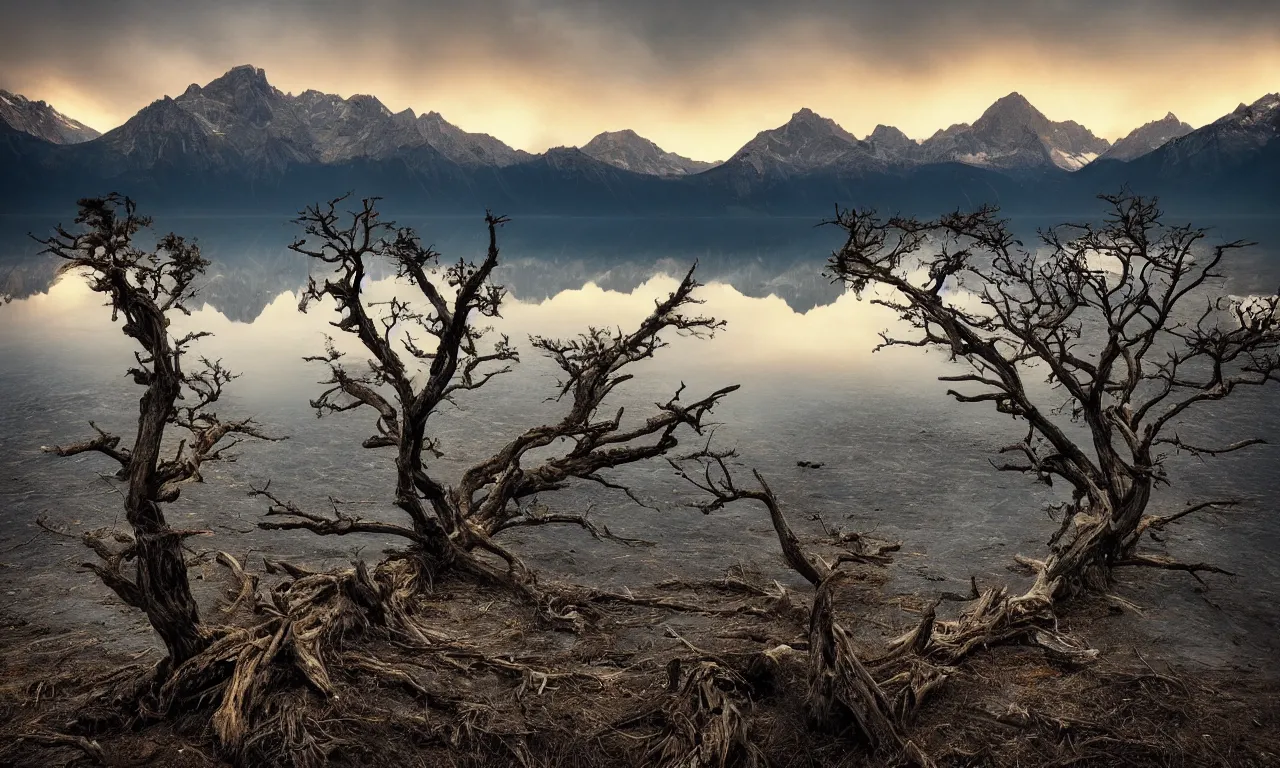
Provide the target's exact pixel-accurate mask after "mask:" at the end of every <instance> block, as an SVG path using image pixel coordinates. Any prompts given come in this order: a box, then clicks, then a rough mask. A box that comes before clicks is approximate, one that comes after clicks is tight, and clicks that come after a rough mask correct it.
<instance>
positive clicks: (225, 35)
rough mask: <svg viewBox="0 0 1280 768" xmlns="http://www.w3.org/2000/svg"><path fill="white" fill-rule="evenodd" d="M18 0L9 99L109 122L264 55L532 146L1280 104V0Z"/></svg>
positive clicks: (709, 155)
mask: <svg viewBox="0 0 1280 768" xmlns="http://www.w3.org/2000/svg"><path fill="white" fill-rule="evenodd" d="M5 4H6V6H8V7H6V8H5V9H4V16H3V17H4V18H5V20H6V26H5V29H4V31H3V32H0V87H4V88H8V89H9V90H13V91H17V92H20V93H23V94H25V95H27V96H29V97H32V98H43V99H46V100H48V101H50V102H51V103H53V104H54V105H55V106H56V107H58V108H59V109H61V110H63V111H64V112H67V113H68V114H70V115H71V116H73V117H76V118H79V119H81V120H84V121H85V122H86V123H89V124H90V125H93V126H94V127H96V128H99V129H103V130H105V129H109V128H111V127H113V126H115V125H118V124H119V123H120V122H123V121H124V120H126V119H127V118H128V117H129V116H130V115H131V114H133V113H134V112H135V111H137V110H138V109H140V108H141V107H143V106H145V105H146V104H147V103H149V102H150V101H151V100H153V99H155V98H158V97H160V96H161V95H163V94H170V95H176V94H178V93H180V92H181V91H182V90H183V89H184V88H185V87H186V86H187V85H188V84H189V83H191V82H198V83H205V82H208V81H209V80H211V79H213V78H214V77H217V76H218V75H219V74H221V73H222V72H224V71H225V70H227V69H229V68H230V67H232V66H234V65H237V64H246V63H248V64H253V65H255V66H258V67H263V68H265V69H266V71H267V76H268V78H269V79H270V80H271V82H272V83H273V84H274V85H276V86H277V87H279V88H281V89H282V90H286V91H294V92H298V91H300V90H303V89H306V88H317V89H320V90H325V91H330V92H336V93H339V94H342V95H344V96H347V95H350V94H352V93H372V94H374V95H377V96H378V97H379V98H381V99H382V100H383V101H384V102H385V103H386V104H387V106H389V107H390V108H392V109H395V110H399V109H403V108H405V107H412V108H414V109H415V110H417V111H427V110H436V111H439V112H441V113H442V114H443V115H444V116H445V117H446V119H449V120H451V121H452V122H455V123H457V124H459V125H461V126H462V127H464V128H466V129H468V130H474V131H484V132H487V133H491V134H493V135H495V136H498V137H499V138H501V139H503V140H504V141H507V142H508V143H510V144H513V145H515V146H519V147H522V148H525V149H531V150H541V149H544V148H546V147H547V146H552V145H557V144H581V143H583V142H585V141H586V140H587V139H589V138H590V137H591V136H592V135H594V134H595V133H597V132H599V131H602V130H616V129H619V128H623V127H630V128H634V129H636V130H637V131H639V132H640V133H642V134H644V135H646V136H648V137H650V138H652V139H654V140H655V141H657V142H658V143H659V144H661V145H663V146H664V147H666V148H668V149H672V150H675V151H678V152H681V153H683V154H687V155H691V156H693V157H697V158H700V159H718V158H723V157H725V156H727V155H728V154H729V153H731V152H732V151H733V150H734V149H736V148H737V147H738V146H739V145H741V144H742V143H743V142H745V141H746V140H748V139H749V138H750V137H751V136H752V135H754V133H755V132H756V131H758V130H760V129H762V128H768V127H772V126H775V125H778V124H780V123H781V122H784V121H785V120H786V119H787V117H788V116H789V115H790V114H791V113H792V112H794V111H796V110H797V109H799V108H800V107H806V106H807V107H810V108H812V109H814V110H816V111H818V112H820V113H822V114H824V115H826V116H829V117H832V118H834V119H835V120H837V121H838V122H840V123H841V124H842V125H844V126H845V127H846V128H848V129H849V130H851V131H853V132H854V133H855V134H858V135H864V134H866V133H868V132H870V130H871V129H872V128H874V126H875V125H876V124H877V123H886V124H893V125H897V126H898V127H899V128H902V129H903V130H904V131H906V132H907V133H908V134H909V135H911V136H914V137H917V138H923V137H926V136H928V135H930V134H931V133H933V132H934V131H935V130H937V129H938V128H942V127H946V126H947V125H949V124H951V123H956V122H962V121H963V122H971V121H972V120H973V119H975V118H976V117H977V116H978V115H979V114H981V112H982V110H983V109H984V108H985V107H986V106H987V105H989V104H990V103H991V102H992V101H994V100H995V99H996V98H998V97H999V96H1002V95H1004V94H1006V93H1009V92H1010V91H1014V90H1016V91H1019V92H1021V93H1022V94H1023V95H1025V96H1027V97H1028V98H1029V99H1030V100H1031V101H1032V103H1034V104H1036V105H1037V106H1038V107H1040V109H1041V110H1042V111H1044V112H1045V113H1046V114H1047V115H1049V117H1051V118H1053V119H1058V120H1062V119H1074V120H1077V121H1079V122H1081V123H1083V124H1085V125H1086V126H1088V127H1090V128H1091V129H1092V130H1094V131H1095V132H1096V133H1099V134H1100V135H1104V136H1107V137H1109V138H1113V139H1114V138H1116V137H1118V136H1120V135H1122V134H1124V133H1126V132H1127V131H1128V130H1130V129H1131V128H1133V127H1135V126H1136V125H1138V124H1140V123H1143V122H1146V121H1148V120H1152V119H1156V118H1159V117H1161V116H1163V115H1164V114H1165V112H1167V111H1170V110H1172V111H1174V112H1176V113H1177V114H1178V116H1179V117H1181V118H1183V119H1184V120H1186V121H1188V122H1190V123H1192V124H1193V125H1200V124H1203V123H1205V122H1208V121H1210V120H1212V119H1214V118H1216V117H1218V116H1219V115H1221V114H1223V113H1225V112H1227V111H1230V110H1231V109H1232V108H1234V107H1235V106H1236V104H1237V103H1239V102H1241V101H1252V100H1254V99H1256V98H1258V97H1259V96H1261V95H1262V94H1263V93H1265V92H1268V91H1274V90H1280V3H1276V2H1274V0H1266V1H1264V0H1226V1H1225V2H1217V3H1206V2H1192V1H1191V0H1173V1H1172V2H1153V1H1152V0H1145V1H1142V0H1138V1H1130V2H1126V1H1125V0H1110V1H1104V0H1077V1H1075V2H1066V1H1065V0H1059V1H1057V2H1015V1H1014V0H994V1H992V2H982V3H977V2H931V1H928V0H897V1H896V2H885V3H879V2H876V3H872V2H848V1H846V2H837V1H836V0H808V1H803V0H799V1H795V0H793V1H792V2H765V0H711V1H710V2H708V1H705V0H704V1H702V2H681V1H680V0H654V1H651V2H637V1H632V2H624V1H622V0H604V1H602V2H586V0H477V1H476V2H466V3H462V2H410V0H394V1H391V2H366V3H356V2H349V1H348V2H336V1H334V0H320V1H318V2H304V1H303V0H277V1H276V2H266V3H261V2H255V3H250V2H243V1H242V0H231V1H230V2H217V1H216V0H213V1H211V2H205V3H201V4H187V3H181V4H179V3H174V4H167V3H155V2H150V3H148V2H141V0H120V1H118V2H109V1H105V2H95V3H73V2H56V1H55V2H40V3H23V4H18V3H13V2H6V3H5Z"/></svg>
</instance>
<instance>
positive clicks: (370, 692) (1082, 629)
mask: <svg viewBox="0 0 1280 768" xmlns="http://www.w3.org/2000/svg"><path fill="white" fill-rule="evenodd" d="M304 578H305V577H304ZM882 581H883V579H882V576H881V574H880V572H879V571H876V570H874V569H869V568H868V569H863V570H861V571H857V572H856V575H855V578H853V579H851V580H850V583H849V584H848V585H847V587H846V588H845V589H843V590H841V591H839V592H838V593H836V594H835V595H834V597H833V600H834V611H835V614H836V616H837V620H838V621H839V622H841V623H842V624H844V625H846V626H849V627H854V628H857V629H858V630H860V631H857V632H854V633H851V635H850V636H851V637H852V638H853V640H852V642H854V643H855V645H857V646H858V647H859V651H860V652H861V653H862V655H863V656H864V657H869V656H872V655H874V654H873V653H871V651H873V650H874V648H875V646H876V645H877V643H878V642H879V643H881V644H882V643H883V641H884V640H885V639H887V635H888V634H890V633H889V632H887V629H888V628H890V627H893V626H901V625H902V624H903V623H904V621H909V620H908V619H906V618H905V617H904V616H903V614H902V613H901V609H900V608H898V607H897V603H900V602H901V601H900V600H891V599H888V598H887V597H886V596H884V595H883V594H882V592H881V589H880V587H881V586H882ZM744 585H746V586H744ZM663 587H664V588H663V589H655V590H649V591H648V592H646V593H645V594H644V595H638V594H637V595H630V596H631V597H636V598H638V599H637V600H635V601H634V602H627V601H625V600H623V599H616V598H618V596H617V595H614V596H613V597H603V598H600V599H598V600H595V601H580V602H581V603H582V610H583V613H584V614H585V615H584V616H583V621H582V622H581V625H580V629H579V631H577V632H566V631H562V630H561V631H558V630H553V629H550V628H548V627H547V626H546V625H545V624H544V623H542V622H540V620H539V617H538V613H537V611H536V610H535V609H533V608H531V607H530V606H529V605H527V604H525V603H523V602H521V601H519V600H517V599H515V598H512V597H511V596H510V595H509V594H508V593H504V592H501V591H497V590H490V589H485V588H480V587H476V586H474V585H473V584H470V583H464V582H445V583H443V584H439V585H436V588H435V590H434V592H432V593H431V594H429V595H426V596H423V597H421V598H418V599H415V600H414V601H412V604H411V605H407V606H405V617H407V619H408V620H410V621H412V622H413V623H414V625H415V626H417V627H419V628H421V629H422V630H424V632H425V634H424V637H425V641H424V640H423V639H412V640H410V639H408V638H409V635H410V634H412V633H411V632H406V631H405V630H404V628H403V627H399V628H398V627H396V626H395V623H394V622H391V623H388V624H387V625H386V626H376V625H369V626H356V625H351V624H349V623H347V622H346V621H345V619H344V620H341V621H339V622H338V624H336V625H334V626H335V627H340V631H337V630H334V632H333V633H332V634H329V635H327V636H326V639H325V640H324V642H322V643H318V644H315V645H310V646H309V645H306V644H305V643H304V644H303V645H301V646H294V645H292V644H291V643H290V641H289V639H288V633H289V632H291V631H293V629H292V628H289V629H287V630H286V631H284V632H282V631H281V629H280V627H281V622H280V621H279V620H277V621H276V624H274V625H271V626H268V625H270V621H271V617H270V616H268V615H267V614H266V613H264V611H263V609H262V608H261V606H259V610H257V611H256V612H255V611H254V610H250V609H248V604H249V601H247V600H246V599H244V592H243V590H242V582H236V583H233V584H232V586H231V588H230V589H229V591H228V596H229V599H234V598H235V597H240V598H241V599H240V601H239V603H238V606H237V609H236V610H237V614H236V616H235V624H236V626H239V627H240V629H241V631H244V632H250V630H251V629H252V628H253V627H259V628H260V629H258V630H257V634H253V633H252V632H250V634H249V635H246V637H248V638H249V639H247V640H245V641H244V642H241V643H239V644H238V645H235V646H234V647H235V648H236V649H237V650H236V654H235V655H234V656H233V657H232V658H230V659H226V658H224V659H223V661H221V662H219V663H220V664H222V665H224V666H223V667H222V668H221V670H219V669H218V668H217V664H214V665H213V666H211V667H210V668H209V669H208V670H206V674H205V675H204V676H203V677H202V678H200V679H203V680H204V681H205V686H204V687H203V688H199V687H196V688H193V689H190V690H185V691H183V692H181V694H180V695H174V696H173V697H172V698H171V700H170V701H169V702H168V703H167V704H166V703H165V702H162V701H159V700H158V699H157V697H156V694H155V692H154V691H153V690H148V689H147V684H148V682H149V678H148V673H149V671H150V667H151V665H153V664H154V663H155V659H154V658H151V657H143V658H134V659H130V658H119V657H114V656H112V655H110V654H108V653H105V652H103V651H102V650H101V648H100V646H99V644H98V643H97V642H96V640H95V639H94V638H92V637H89V636H88V635H84V634H71V635H52V634H50V633H48V632H47V631H45V630H42V629H41V628H40V627H38V626H35V625H32V624H27V623H25V622H22V621H20V620H16V619H12V618H11V619H8V620H6V621H5V622H4V624H3V626H4V627H5V630H4V633H3V638H2V639H0V643H2V646H3V647H2V648H0V650H3V654H2V655H0V659H2V661H0V664H2V665H3V667H2V670H3V683H0V764H3V765H13V766H56V765H84V764H106V765H139V764H153V765H172V766H210V765H224V764H226V765H229V764H237V763H238V764H241V765H253V766H258V765H282V766H285V765H287V766H311V765H329V764H332V765H371V764H393V765H406V766H415V765H423V766H427V765H430V766H492V765H521V766H609V765H664V766H694V765H697V766H721V765H724V766H737V765H770V766H800V765H821V766H841V765H886V766H887V765H891V764H894V763H895V762H896V761H898V760H899V758H900V757H901V755H900V754H895V752H894V751H893V750H882V751H881V752H878V753H873V752H871V751H869V749H868V745H866V744H864V743H862V742H861V741H860V740H859V739H858V737H857V729H856V728H853V727H849V724H847V723H846V724H845V726H844V727H842V726H841V724H840V723H839V722H838V720H837V721H836V722H828V723H826V724H825V725H823V726H821V727H819V726H818V725H815V722H814V721H813V720H812V719H811V713H810V708H809V706H808V704H809V696H810V686H811V678H810V674H809V666H808V645H807V630H808V627H807V622H806V621H805V620H804V619H805V617H806V615H807V607H808V605H809V602H810V601H811V598H812V596H811V595H808V594H801V593H795V592H785V593H778V592H777V589H778V588H777V587H776V586H775V585H772V584H767V582H765V581H764V580H762V579H759V578H758V577H752V576H751V575H749V574H743V573H737V574H734V575H733V578H732V579H727V580H726V581H725V582H724V583H722V584H719V585H716V584H714V583H712V584H700V585H679V584H665V585H663ZM340 591H341V590H335V591H334V592H333V594H339V593H340ZM570 591H571V590H566V592H570ZM268 594H270V593H268ZM627 596H628V595H623V596H622V597H627ZM579 597H581V594H580V595H579ZM264 600H269V598H264ZM321 603H322V604H323V605H325V606H330V603H329V602H326V601H321ZM671 604H680V605H684V606H690V605H692V606H698V607H700V608H702V609H704V610H705V613H697V612H694V611H691V610H683V609H673V608H670V607H669V605H671ZM330 607H332V606H330ZM326 610H328V608H326ZM335 616H336V614H335ZM331 618H333V617H331ZM1103 619H1107V620H1105V621H1104V620H1103ZM295 623H296V622H295ZM1062 626H1063V629H1064V631H1066V632H1069V633H1071V634H1072V635H1073V636H1075V637H1077V638H1079V639H1081V640H1083V641H1085V642H1088V643H1090V644H1091V645H1093V646H1094V647H1099V648H1101V649H1103V653H1102V654H1101V657H1100V659H1099V660H1098V661H1096V662H1094V663H1091V664H1088V665H1086V666H1074V665H1070V664H1068V663H1065V662H1063V661H1062V660H1060V659H1058V658H1056V657H1053V656H1050V655H1047V654H1046V653H1044V652H1043V651H1042V650H1039V649H1035V648H1029V647H1020V646H1016V645H1013V646H1003V647H997V648H991V649H987V650H981V651H978V652H976V653H974V654H971V655H970V656H969V657H967V658H966V659H965V661H964V663H963V664H961V665H958V666H956V667H954V668H948V669H946V670H945V671H946V674H947V679H946V681H945V683H944V684H943V685H941V686H939V687H938V688H937V689H936V690H935V691H934V692H932V693H931V694H930V698H929V699H928V701H926V702H923V703H922V704H921V705H920V706H919V707H918V708H916V709H915V710H914V712H915V714H914V715H913V716H912V718H911V719H910V720H909V722H908V731H909V733H908V736H909V738H910V739H911V740H912V742H913V743H914V744H916V745H918V746H919V748H920V750H921V751H922V753H923V754H925V755H928V756H929V758H931V759H932V760H933V761H934V763H935V764H937V765H939V766H992V767H993V768H995V767H999V768H1003V767H1004V766H1114V765H1133V766H1272V765H1280V759H1278V758H1277V757H1276V754H1277V746H1276V744H1277V741H1276V736H1277V735H1278V734H1280V693H1278V692H1277V688H1276V685H1275V683H1274V681H1270V680H1262V679H1256V678H1249V677H1245V676H1242V675H1239V674H1234V673H1230V672H1220V671H1205V670H1200V671H1196V672H1194V673H1192V672H1190V671H1188V670H1180V669H1175V668H1170V667H1167V666H1165V665H1162V664H1157V663H1152V662H1150V661H1149V660H1148V659H1146V658H1144V657H1143V656H1141V655H1140V654H1139V653H1138V652H1136V651H1134V650H1133V648H1135V647H1141V639H1140V638H1136V637H1130V636H1127V635H1126V632H1128V631H1129V628H1128V625H1127V624H1126V623H1125V621H1124V617H1113V616H1110V614H1109V613H1108V611H1107V608H1106V607H1105V606H1104V605H1103V604H1101V601H1099V602H1097V603H1091V602H1089V601H1084V602H1083V603H1082V604H1081V605H1079V606H1077V607H1074V608H1071V609H1068V611H1067V612H1066V613H1064V614H1063V616H1062ZM272 627H274V628H272ZM877 627H883V628H885V629H884V630H879V629H877ZM877 632H880V634H881V635H884V637H881V638H880V639H879V640H877V637H876V633H877ZM273 645H274V646H275V647H274V648H273ZM231 647H232V646H231V645H229V646H228V648H231ZM296 647H304V648H305V647H312V648H316V649H317V650H316V653H317V657H318V658H319V659H321V660H322V663H323V664H324V667H325V674H326V677H320V676H319V675H317V674H316V672H315V670H314V669H312V670H311V671H310V672H308V670H307V667H306V666H305V665H303V664H299V663H298V662H299V659H298V658H297V656H296V654H295V651H294V650H291V649H293V648H296ZM881 647H882V646H881ZM766 651H770V653H768V654H766V653H765V652H766ZM254 654H257V656H258V658H259V664H258V665H257V666H256V667H255V668H254V670H252V672H253V674H251V675H250V676H249V677H248V678H243V677H237V675H236V673H235V669H241V670H242V671H243V670H244V666H243V665H244V663H246V660H247V659H248V657H251V656H253V655H254ZM237 663H239V664H240V665H241V666H239V667H237V666H236V665H237ZM227 665H230V666H227ZM872 671H873V672H875V669H874V667H872ZM219 672H220V673H219ZM317 678H319V679H327V685H328V688H329V692H326V691H325V688H324V685H323V684H320V683H317ZM193 679H195V678H193ZM237 680H240V682H239V683H237V682H236V681H237ZM246 681H248V682H246ZM250 682H251V683H252V684H248V683H250ZM237 685H239V686H241V688H240V690H239V693H238V694H237V697H232V696H230V695H228V694H229V693H230V692H232V691H233V690H235V688H236V686H237ZM233 698H235V699H236V701H238V702H239V703H238V704H236V705H234V706H230V705H228V703H227V702H228V701H231V700H232V699H233ZM139 704H142V705H143V710H142V711H139V708H138V705H139ZM146 707H154V708H155V709H156V711H155V712H154V713H153V716H149V715H148V713H147V712H146V711H145V708H146ZM228 718H230V719H231V720H232V721H237V718H239V720H242V721H243V722H239V721H237V722H236V723H233V725H234V728H231V731H235V732H237V733H239V736H238V737H237V738H235V739H233V740H229V739H228V738H227V737H226V734H227V733H228V732H230V731H229V730H228V728H229V726H228ZM219 729H221V731H220V730H219ZM224 761H230V762H224Z"/></svg>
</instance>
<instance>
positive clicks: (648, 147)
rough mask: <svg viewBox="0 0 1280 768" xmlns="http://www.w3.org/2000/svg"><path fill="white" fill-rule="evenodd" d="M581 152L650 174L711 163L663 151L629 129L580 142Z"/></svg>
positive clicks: (668, 173)
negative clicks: (581, 144)
mask: <svg viewBox="0 0 1280 768" xmlns="http://www.w3.org/2000/svg"><path fill="white" fill-rule="evenodd" d="M582 152H583V153H584V154H586V155H587V156H589V157H593V158H595V159H596V160H599V161H600V162H603V163H608V164H609V165H612V166H615V167H617V168H622V169H624V170H628V171H634V172H635V173H646V174H649V175H652V176H684V175H687V174H690V173H698V172H700V171H705V170H706V169H708V168H711V167H713V166H714V165H715V163H707V162H703V161H701V160H693V159H690V158H688V157H684V156H683V155H677V154H676V153H674V152H667V151H666V150H664V149H663V148H662V147H659V146H658V145H657V144H655V143H653V142H652V141H650V140H649V139H646V138H644V137H643V136H640V135H639V134H637V133H636V132H635V131H633V130H631V129H630V128H626V129H623V130H621V131H605V132H604V133H601V134H599V135H597V136H595V137H594V138H592V139H591V141H589V142H587V143H586V144H584V145H583V146H582Z"/></svg>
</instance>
